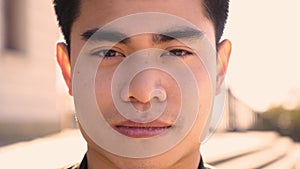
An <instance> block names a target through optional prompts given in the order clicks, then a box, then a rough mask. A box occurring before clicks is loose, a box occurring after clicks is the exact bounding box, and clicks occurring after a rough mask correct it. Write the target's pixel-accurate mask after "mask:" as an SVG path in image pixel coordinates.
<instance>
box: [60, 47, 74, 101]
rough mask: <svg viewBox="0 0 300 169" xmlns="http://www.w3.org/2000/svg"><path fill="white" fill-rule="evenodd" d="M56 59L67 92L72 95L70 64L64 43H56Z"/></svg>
mask: <svg viewBox="0 0 300 169" xmlns="http://www.w3.org/2000/svg"><path fill="white" fill-rule="evenodd" d="M56 59H57V63H58V64H59V66H60V69H61V71H62V74H63V77H64V79H65V82H66V84H67V86H68V88H69V94H70V95H71V96H72V78H71V65H70V59H69V54H68V49H67V45H66V44H65V43H57V44H56Z"/></svg>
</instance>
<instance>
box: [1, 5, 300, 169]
mask: <svg viewBox="0 0 300 169" xmlns="http://www.w3.org/2000/svg"><path fill="white" fill-rule="evenodd" d="M299 7H300V1H298V0H286V1H276V0H275V1H274V0H273V1H272V0H264V1H261V0H260V1H259V0H252V1H239V0H231V5H230V13H229V19H228V23H227V26H226V29H225V33H224V36H223V37H224V38H226V39H230V40H231V41H232V43H233V51H232V56H231V60H230V65H229V66H230V67H229V70H228V76H227V79H226V86H227V88H228V91H227V93H228V100H227V103H226V107H225V111H224V115H223V118H222V119H221V120H220V123H219V125H218V126H219V127H218V129H217V131H216V133H220V134H222V133H239V134H241V133H242V134H243V133H249V132H254V131H255V133H257V135H254V136H253V138H257V139H259V137H258V136H261V135H260V134H259V133H261V132H263V133H265V132H266V133H269V132H270V131H271V132H272V133H276V137H278V138H279V137H284V138H289V139H290V140H291V142H293V143H296V144H298V143H297V142H300V76H299V73H300V66H299V65H300V55H299V51H298V50H299V45H300V44H299V38H300V31H299V30H300V22H299V18H298V17H299V16H300V11H299ZM58 41H63V38H62V35H61V34H60V30H59V28H58V26H57V22H56V17H55V14H54V10H53V6H52V1H51V0H48V1H36V0H0V157H1V148H2V150H4V149H5V147H9V146H12V145H15V144H16V143H24V142H25V143H26V142H30V141H32V140H36V138H41V137H43V138H47V137H48V136H49V135H51V136H53V134H56V133H59V132H61V131H66V129H73V128H76V122H75V120H74V119H75V118H74V108H73V103H72V98H71V97H70V96H69V95H68V91H67V88H66V85H65V84H64V82H63V79H62V76H61V72H60V70H59V68H58V65H57V64H56V60H55V43H56V42H58ZM237 136H238V135H237ZM240 136H241V137H245V135H240ZM256 136H257V137H256ZM235 137H236V136H234V138H235ZM61 138H63V136H62V137H61ZM213 138H214V137H212V139H213ZM246 141H247V140H246ZM208 144H209V142H208ZM5 150H6V152H7V151H8V150H7V149H5ZM297 150H298V149H297ZM296 154H298V155H300V152H296ZM80 158H81V157H79V159H80ZM0 159H1V158H0ZM299 159H300V158H299ZM211 161H212V163H215V164H219V163H220V160H219V161H213V160H211ZM221 161H222V160H221ZM224 168H226V167H224Z"/></svg>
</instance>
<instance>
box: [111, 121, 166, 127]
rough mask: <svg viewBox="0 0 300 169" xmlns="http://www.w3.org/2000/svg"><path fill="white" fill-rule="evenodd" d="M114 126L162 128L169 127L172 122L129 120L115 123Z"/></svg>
mask: <svg viewBox="0 0 300 169" xmlns="http://www.w3.org/2000/svg"><path fill="white" fill-rule="evenodd" d="M115 126H116V127H132V128H163V127H171V126H172V124H170V123H165V122H162V121H159V120H155V121H153V122H150V123H137V122H133V121H130V120H126V121H122V122H120V123H118V124H116V125H115Z"/></svg>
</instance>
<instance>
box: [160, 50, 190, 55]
mask: <svg viewBox="0 0 300 169" xmlns="http://www.w3.org/2000/svg"><path fill="white" fill-rule="evenodd" d="M178 52H180V55H178ZM192 54H193V53H192V52H190V51H187V50H184V49H172V50H170V51H168V52H166V53H163V54H162V56H177V57H186V56H187V55H192Z"/></svg>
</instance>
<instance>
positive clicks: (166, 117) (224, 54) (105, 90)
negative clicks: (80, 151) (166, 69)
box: [57, 0, 231, 169]
mask: <svg viewBox="0 0 300 169" xmlns="http://www.w3.org/2000/svg"><path fill="white" fill-rule="evenodd" d="M186 9H188V10H186ZM140 12H162V13H169V14H173V15H176V16H179V17H182V18H184V19H187V20H188V21H190V22H191V23H193V24H194V25H196V26H197V27H198V28H199V29H200V30H202V31H203V32H204V33H205V35H206V37H207V38H208V40H209V41H210V42H211V44H215V33H214V27H213V24H212V22H211V21H210V20H209V19H207V18H206V17H205V15H204V9H203V8H202V4H201V1H199V0H189V1H188V3H187V1H186V0H152V1H146V0H130V1H128V0H127V1H126V0H102V1H97V0H82V8H81V15H80V16H79V18H78V19H77V20H76V21H75V22H74V24H73V26H72V30H71V44H72V45H71V56H70V58H71V61H70V60H69V56H68V52H67V48H66V45H65V44H64V43H58V44H57V61H58V63H59V65H60V67H61V70H62V73H63V76H64V79H65V81H66V84H67V86H68V87H69V93H70V95H72V83H71V81H72V80H71V77H72V70H73V68H74V65H75V63H76V59H77V57H78V54H79V52H80V50H81V49H82V47H83V45H84V44H85V41H84V40H82V37H81V34H82V33H83V32H84V31H86V30H89V29H91V28H99V27H101V26H102V25H105V24H106V23H108V22H110V21H112V20H114V19H117V18H119V17H122V16H125V15H129V14H134V13H140ZM103 16H105V17H103ZM151 37H152V35H150V34H141V35H136V36H133V37H131V43H130V44H128V45H122V44H117V45H116V46H115V47H114V48H113V49H114V50H116V51H117V52H120V53H121V54H123V55H125V56H128V55H130V54H132V53H134V52H136V51H139V50H142V49H147V48H159V49H164V50H168V49H172V48H175V47H176V49H177V48H180V49H184V50H185V49H187V48H186V47H185V46H184V45H183V44H181V43H180V42H178V41H171V42H167V43H162V44H155V43H153V42H152V41H151ZM215 48H217V47H215ZM230 52H231V43H230V41H229V40H224V41H222V42H221V43H220V44H219V45H218V56H217V57H218V61H217V65H216V69H217V77H216V79H215V80H216V84H217V88H216V93H218V90H219V86H220V85H221V84H222V82H223V79H224V76H225V73H226V70H227V65H228V60H229V56H230ZM183 55H184V54H183ZM122 59H123V58H122V56H116V57H112V58H111V59H109V60H105V61H104V62H103V64H104V65H102V66H100V67H101V69H100V68H99V70H98V72H97V75H96V81H95V84H96V85H95V86H96V90H95V91H96V96H98V97H97V102H98V105H99V107H100V108H101V110H102V111H103V114H104V116H106V118H107V121H108V122H109V124H111V126H114V125H116V124H118V123H120V122H121V121H122V120H124V118H123V117H121V116H120V115H118V112H117V111H116V108H115V107H114V106H112V104H111V103H112V97H111V93H110V84H111V79H112V74H113V72H114V70H115V68H116V67H117V65H118V63H120V62H121V61H122ZM182 60H183V62H184V63H185V64H186V65H188V66H189V68H190V69H191V70H192V72H193V74H194V75H195V77H196V81H197V82H198V90H199V91H200V92H201V93H202V95H201V96H200V106H199V113H200V114H201V115H199V116H198V117H197V119H196V121H195V125H194V126H193V128H192V130H191V132H190V133H189V134H188V135H187V137H186V138H185V139H184V140H183V141H182V142H180V143H179V144H177V145H176V146H175V147H174V148H173V149H171V150H170V151H168V152H166V153H163V154H161V155H158V156H154V157H151V158H144V159H131V158H125V157H120V156H117V155H114V154H112V153H109V152H107V151H105V150H103V149H102V148H101V147H99V146H98V145H96V144H95V143H94V142H93V141H92V140H91V139H90V138H89V136H88V135H87V134H86V133H85V131H84V130H83V129H82V128H81V132H82V134H83V136H84V138H85V140H86V141H87V144H88V152H87V157H88V167H89V169H99V168H100V169H101V168H105V169H118V168H122V169H141V168H143V169H158V168H159V169H161V168H163V169H169V168H170V169H181V168H191V169H193V168H195V169H196V168H197V167H198V165H199V161H200V158H201V156H200V151H199V149H200V143H201V140H199V133H201V134H200V135H201V136H204V135H205V133H206V129H207V126H208V125H207V121H208V120H209V118H210V112H209V110H210V106H211V103H210V101H209V100H210V99H211V98H212V97H214V96H213V95H212V93H211V92H207V91H209V90H208V89H210V83H209V76H208V74H207V72H206V71H205V70H204V69H203V67H202V66H201V62H200V61H199V59H198V58H197V57H196V56H193V55H188V56H187V57H183V58H182ZM105 64H107V65H105ZM157 88H160V89H163V91H164V92H165V93H166V95H167V96H168V97H167V103H168V105H167V108H166V112H165V113H164V114H163V116H162V117H160V118H159V120H160V121H162V122H164V123H166V124H170V125H172V124H173V123H174V119H175V116H176V115H177V112H178V111H176V110H178V105H179V103H180V102H181V100H180V97H179V95H180V92H179V88H178V85H176V82H175V81H174V79H172V77H171V76H169V75H167V74H165V73H163V72H161V71H158V70H147V71H143V72H141V73H140V74H138V75H137V76H136V77H135V78H134V79H133V80H132V82H131V85H130V90H129V93H127V97H128V98H129V101H130V102H131V103H132V104H133V105H134V106H135V107H136V108H137V109H139V110H144V109H147V107H148V106H149V99H151V97H149V95H150V93H151V91H153V90H154V89H157ZM100 96H101V97H100ZM103 96H105V97H103ZM102 98H105V99H102ZM79 125H80V122H79Z"/></svg>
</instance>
